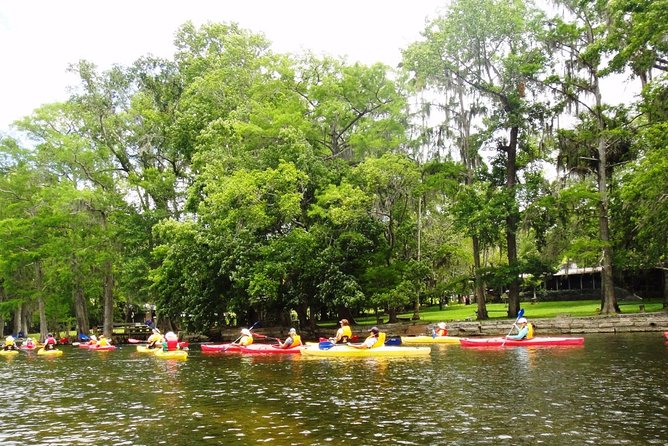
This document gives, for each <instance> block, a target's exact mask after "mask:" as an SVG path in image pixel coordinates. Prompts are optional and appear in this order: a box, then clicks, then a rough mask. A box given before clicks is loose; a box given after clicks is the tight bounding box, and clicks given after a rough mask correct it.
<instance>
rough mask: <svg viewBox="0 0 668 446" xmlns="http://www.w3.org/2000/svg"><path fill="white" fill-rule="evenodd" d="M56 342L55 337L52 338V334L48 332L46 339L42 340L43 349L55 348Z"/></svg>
mask: <svg viewBox="0 0 668 446" xmlns="http://www.w3.org/2000/svg"><path fill="white" fill-rule="evenodd" d="M57 343H58V342H57V341H56V338H54V337H53V335H52V334H51V333H49V334H48V335H46V340H45V341H44V350H55V349H56V344H57Z"/></svg>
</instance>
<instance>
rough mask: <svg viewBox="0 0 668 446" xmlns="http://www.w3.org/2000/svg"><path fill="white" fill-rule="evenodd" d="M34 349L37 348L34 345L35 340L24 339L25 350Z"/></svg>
mask: <svg viewBox="0 0 668 446" xmlns="http://www.w3.org/2000/svg"><path fill="white" fill-rule="evenodd" d="M36 347H37V346H36V345H35V340H34V339H33V338H28V339H26V345H25V348H27V349H28V350H33V349H35V348H36Z"/></svg>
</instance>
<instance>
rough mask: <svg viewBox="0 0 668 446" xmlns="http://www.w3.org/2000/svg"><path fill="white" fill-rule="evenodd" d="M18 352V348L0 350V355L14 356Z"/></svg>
mask: <svg viewBox="0 0 668 446" xmlns="http://www.w3.org/2000/svg"><path fill="white" fill-rule="evenodd" d="M18 354H19V351H18V350H0V356H9V357H12V356H16V355H18Z"/></svg>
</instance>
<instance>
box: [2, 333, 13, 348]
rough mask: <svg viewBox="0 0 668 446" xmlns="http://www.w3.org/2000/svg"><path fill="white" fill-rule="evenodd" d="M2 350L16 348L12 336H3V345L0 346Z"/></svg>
mask: <svg viewBox="0 0 668 446" xmlns="http://www.w3.org/2000/svg"><path fill="white" fill-rule="evenodd" d="M2 349H3V350H16V342H14V336H12V335H9V336H7V337H6V338H5V345H4V346H3V347H2Z"/></svg>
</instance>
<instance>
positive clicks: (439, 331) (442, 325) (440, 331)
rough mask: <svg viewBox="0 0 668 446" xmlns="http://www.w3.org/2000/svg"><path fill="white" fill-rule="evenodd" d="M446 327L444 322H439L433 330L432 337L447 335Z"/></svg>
mask: <svg viewBox="0 0 668 446" xmlns="http://www.w3.org/2000/svg"><path fill="white" fill-rule="evenodd" d="M447 335H448V329H447V328H446V325H445V322H439V323H438V326H437V327H436V330H434V337H438V336H447Z"/></svg>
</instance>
